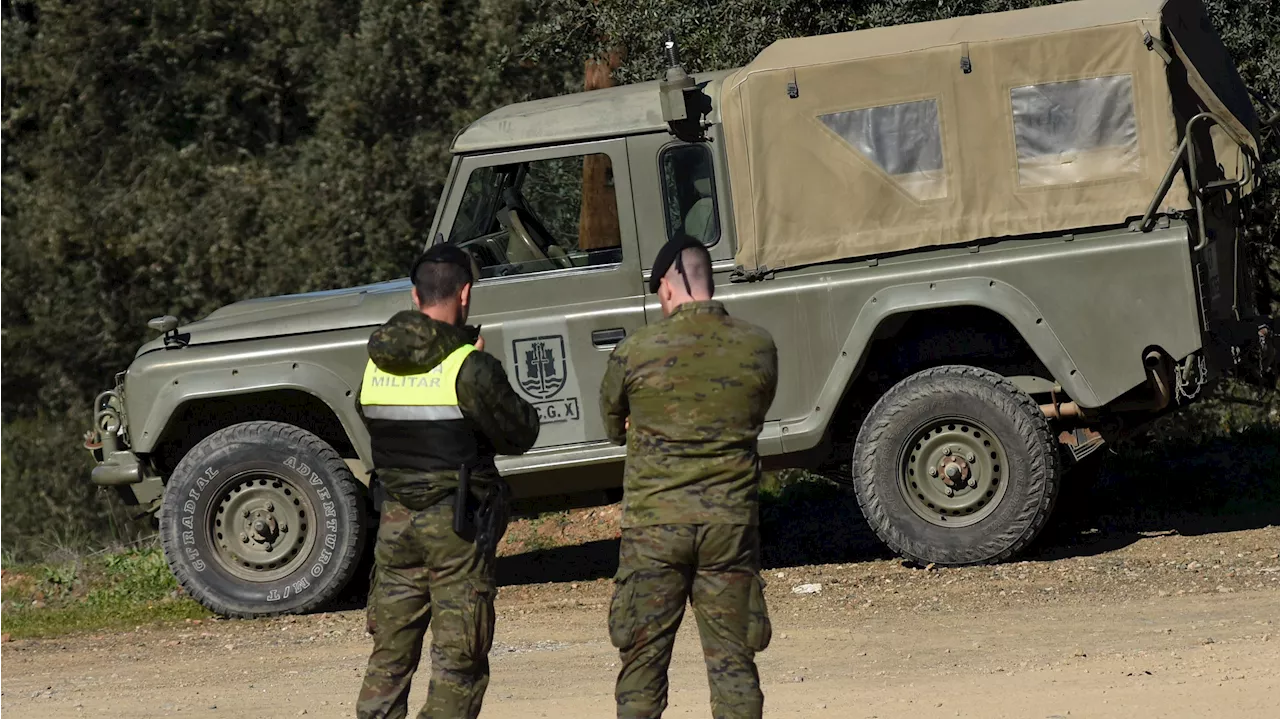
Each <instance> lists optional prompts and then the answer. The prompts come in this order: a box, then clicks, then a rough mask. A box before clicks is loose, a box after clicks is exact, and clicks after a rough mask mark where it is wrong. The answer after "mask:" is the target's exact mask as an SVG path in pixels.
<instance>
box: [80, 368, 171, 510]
mask: <svg viewBox="0 0 1280 719" xmlns="http://www.w3.org/2000/svg"><path fill="white" fill-rule="evenodd" d="M94 407H95V412H94V417H93V429H91V430H89V431H88V432H87V433H85V442H84V446H85V449H87V450H89V452H90V454H92V455H93V458H94V460H95V461H96V462H97V465H96V466H95V467H94V468H93V470H92V471H91V472H90V473H89V480H90V481H91V482H93V483H94V484H96V485H98V486H99V487H115V488H116V491H118V492H119V493H120V496H121V498H122V499H124V500H125V502H127V503H129V504H141V505H144V506H148V507H151V506H153V505H154V504H155V503H156V501H157V500H158V498H159V496H160V495H161V494H162V493H163V488H164V485H163V482H162V480H161V479H160V477H158V476H156V475H155V472H154V471H151V470H150V464H149V463H147V462H146V461H145V460H144V459H143V458H141V457H139V456H138V455H136V454H134V453H133V452H132V451H131V450H130V449H129V433H128V431H127V427H126V424H125V416H124V398H123V393H122V392H121V390H120V388H117V389H116V390H113V391H109V392H103V393H102V394H100V395H98V399H97V400H96V401H95V402H94Z"/></svg>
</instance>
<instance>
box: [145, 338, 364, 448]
mask: <svg viewBox="0 0 1280 719" xmlns="http://www.w3.org/2000/svg"><path fill="white" fill-rule="evenodd" d="M370 331H372V330H371V329H357V330H343V331H340V332H333V333H325V336H317V335H313V336H309V337H305V338H297V337H281V338H270V339H264V340H256V341H253V342H249V343H242V344H241V343H227V344H220V345H204V346H192V347H185V348H182V349H175V350H160V351H157V352H152V353H148V354H147V355H144V356H142V357H139V358H138V359H137V360H135V362H134V364H133V366H131V367H130V368H129V373H128V374H127V375H126V378H125V402H126V407H127V410H128V414H127V416H128V417H129V418H130V422H131V425H132V426H131V427H130V437H131V439H132V443H133V449H134V450H135V451H137V452H139V453H143V454H145V453H148V452H151V451H153V450H154V449H155V448H156V446H157V444H158V443H159V442H160V441H161V440H162V438H163V437H164V433H165V430H166V428H167V427H168V425H169V423H170V421H171V419H172V418H173V416H174V415H175V413H176V412H177V411H178V409H179V408H180V407H182V406H183V405H184V404H186V403H188V402H192V401H196V400H201V399H210V398H216V397H229V396H235V395H252V394H254V393H260V392H267V391H271V390H297V391H301V392H305V393H307V394H310V395H312V396H314V397H316V398H317V399H319V400H320V401H321V402H323V403H324V404H325V405H326V406H328V408H329V409H330V410H331V411H332V412H333V414H334V415H335V416H336V417H337V418H338V421H339V422H340V423H341V425H342V428H343V429H344V430H345V431H346V433H347V437H348V438H349V439H350V441H351V444H352V446H353V447H355V449H356V452H357V453H358V454H359V455H360V457H361V458H362V459H366V460H367V459H368V457H369V456H370V455H369V435H368V432H367V431H366V430H365V427H364V423H363V422H362V421H361V420H360V416H359V414H358V413H357V412H356V407H355V393H356V390H357V388H358V387H359V381H360V377H361V373H362V372H363V370H364V364H365V362H366V361H367V360H368V354H367V350H366V344H367V342H368V338H369V332H370Z"/></svg>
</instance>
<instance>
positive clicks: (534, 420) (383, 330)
mask: <svg viewBox="0 0 1280 719" xmlns="http://www.w3.org/2000/svg"><path fill="white" fill-rule="evenodd" d="M478 335H479V330H477V329H476V328H475V327H471V326H469V325H468V326H465V327H454V326H453V325H449V324H445V323H444V322H439V321H437V320H433V319H431V318H430V317H427V316H426V315H424V314H422V313H421V312H417V311H414V310H404V311H402V312H397V313H396V314H395V315H394V316H393V317H392V318H391V319H390V320H388V321H387V323H386V324H384V325H382V326H381V327H379V328H378V329H376V330H374V332H373V335H372V336H370V337H369V359H371V360H373V363H374V364H375V365H377V366H378V369H380V370H382V371H383V372H387V373H390V374H396V375H409V374H419V373H422V372H426V371H428V370H430V369H432V368H434V367H435V366H436V365H438V364H440V363H441V362H442V361H444V359H445V358H446V357H448V356H449V355H450V354H451V353H452V352H453V351H454V350H456V349H458V348H459V347H461V346H463V345H466V344H473V343H474V342H475V341H476V338H477V337H478ZM457 392H458V406H459V408H460V409H461V410H462V414H463V417H464V418H465V419H466V420H467V421H468V422H469V423H470V424H471V425H472V427H473V428H474V430H475V432H476V433H477V439H479V440H480V446H481V452H482V455H483V458H484V460H485V461H484V462H483V465H482V466H481V467H478V468H476V470H474V471H473V473H472V475H471V478H472V486H473V488H474V489H475V490H476V492H477V493H479V492H481V491H483V490H484V489H485V487H486V486H487V485H488V483H491V482H494V481H501V480H500V478H499V476H498V470H497V468H496V467H495V466H494V464H493V457H494V455H495V454H524V453H525V452H527V451H529V448H530V447H532V446H533V443H534V442H535V441H537V439H538V412H537V410H536V409H535V408H534V407H533V405H531V404H529V403H528V402H527V401H525V400H524V399H523V398H522V397H520V395H518V394H516V392H515V390H514V389H513V388H512V387H511V383H510V382H508V381H507V374H506V371H505V370H504V369H503V367H502V362H501V361H499V360H498V358H496V357H494V356H493V355H491V354H487V353H485V352H472V353H471V354H470V355H468V356H467V358H466V360H465V361H464V362H463V363H462V367H461V369H460V371H459V373H458V382H457ZM360 407H361V405H360V398H359V396H357V397H356V408H357V409H360ZM361 416H362V417H363V413H361ZM374 469H375V471H376V473H377V478H378V481H379V482H380V483H381V484H382V486H383V488H384V489H385V490H386V491H387V493H388V494H389V495H391V496H392V497H393V498H394V499H396V500H397V501H398V502H400V503H401V504H403V505H405V506H406V507H409V508H411V509H416V510H422V509H425V508H427V507H429V506H431V505H433V504H435V503H436V502H439V501H440V500H441V499H444V498H445V497H446V496H448V495H449V494H450V493H451V492H452V491H453V490H454V489H455V488H456V487H457V482H458V475H457V472H456V471H442V472H423V471H419V470H404V469H397V468H395V467H375V468H374Z"/></svg>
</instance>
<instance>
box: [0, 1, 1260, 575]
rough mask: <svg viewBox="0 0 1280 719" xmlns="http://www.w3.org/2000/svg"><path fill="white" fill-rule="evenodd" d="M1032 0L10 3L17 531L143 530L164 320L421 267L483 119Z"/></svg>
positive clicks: (8, 350) (1254, 21) (1245, 18)
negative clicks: (95, 463) (132, 393)
mask: <svg viewBox="0 0 1280 719" xmlns="http://www.w3.org/2000/svg"><path fill="white" fill-rule="evenodd" d="M1028 4H1042V3H1034V2H1026V1H1023V0H985V1H983V0H854V1H852V2H845V1H837V0H820V1H817V2H812V1H801V0H699V2H676V1H675V0H641V1H639V2H637V1H636V0H629V1H620V0H473V1H472V2H461V1H460V0H420V1H410V0H357V1H354V2H341V1H340V0H289V1H288V2H285V1H283V0H150V1H148V2H142V1H141V0H81V1H79V2H68V1H66V0H62V1H58V0H29V1H27V2H14V1H12V0H5V2H4V5H3V8H4V20H3V65H4V90H3V92H4V97H3V153H4V155H3V192H4V198H3V199H4V203H3V233H2V236H3V257H4V263H3V303H2V313H3V314H2V321H3V348H2V351H3V421H4V428H3V441H4V446H3V457H4V468H3V494H4V503H3V508H4V509H3V512H4V517H3V519H4V536H3V542H4V546H5V548H6V549H7V550H11V551H18V552H29V551H32V550H34V549H36V548H38V547H39V546H41V545H40V544H39V543H40V542H49V541H55V539H56V540H57V541H68V540H66V539H65V538H66V537H82V536H97V537H99V538H101V537H104V536H110V535H111V534H115V535H116V536H117V537H119V536H122V535H123V534H126V533H127V532H125V531H124V530H123V529H122V527H123V526H125V525H124V524H122V523H121V522H122V521H123V515H121V514H120V513H119V511H118V508H117V509H111V508H109V507H108V505H107V503H106V501H105V499H103V498H104V497H105V496H106V495H101V494H95V493H94V492H93V491H91V488H89V487H88V486H87V484H86V477H87V470H88V467H89V464H88V454H87V453H85V452H84V451H83V450H82V449H80V448H79V436H78V435H79V430H80V429H81V428H83V427H85V426H86V425H87V424H88V420H89V415H88V413H89V405H90V402H91V400H92V398H93V397H94V395H95V393H97V392H98V391H100V390H102V389H104V388H107V387H109V386H110V384H111V381H112V377H113V375H114V374H115V373H116V372H117V371H119V370H121V369H123V368H124V367H126V366H127V365H128V362H129V360H130V358H131V356H132V354H133V352H134V351H135V349H136V348H137V346H138V345H139V344H141V343H142V342H143V341H145V340H146V339H149V337H150V335H151V333H150V332H149V331H148V330H147V329H146V326H145V323H146V320H147V319H148V318H150V317H153V316H156V315H159V314H165V313H168V314H174V315H177V316H179V317H182V318H185V319H193V318H197V317H200V316H202V315H204V314H206V313H208V312H209V311H211V310H213V309H214V308H216V307H218V306H220V305H223V304H226V303H228V302H232V301H235V300H238V299H244V298H248V297H254V296H262V295H270V294H280V293H292V292H302V291H308V290H317V289H324V288H330V287H338V286H349V285H352V284H357V283H363V282H372V281H378V280H384V279H388V278H390V277H394V276H398V275H400V274H402V273H403V271H404V270H403V268H404V267H405V266H406V265H407V263H408V262H409V260H410V259H411V258H412V256H413V254H414V253H415V251H417V250H418V249H419V248H420V247H421V246H422V245H423V243H424V242H425V241H426V239H427V238H426V237H425V235H426V232H427V231H428V226H429V224H430V222H431V219H432V216H433V214H434V211H435V203H436V199H437V196H438V193H439V191H440V187H441V182H442V180H443V178H444V176H445V173H446V171H447V169H448V163H449V159H448V145H449V142H450V140H451V139H452V137H453V135H454V133H455V132H456V131H457V130H458V129H460V128H461V127H463V126H464V125H465V124H466V123H467V122H469V121H470V120H472V119H474V118H475V117H477V116H479V115H480V114H482V113H484V112H486V111H488V110H490V109H492V108H494V107H496V106H499V105H502V104H504V103H507V102H511V101H515V100H520V99H524V98H529V97H540V96H547V95H554V94H559V93H563V92H567V91H573V90H578V89H581V88H582V86H583V82H584V70H585V71H586V73H587V82H588V84H589V85H590V86H592V87H595V86H599V85H600V84H602V83H604V82H606V81H607V80H608V78H607V76H606V77H605V78H603V80H602V79H601V77H600V68H601V67H603V68H604V69H605V70H607V69H608V68H609V67H611V66H614V65H617V63H618V62H621V65H620V66H618V67H617V70H616V72H615V73H614V76H615V78H616V79H617V80H619V81H633V80H639V79H649V78H653V77H656V76H657V75H658V74H659V73H660V72H661V71H662V69H663V63H662V61H661V58H660V57H659V50H660V47H661V44H660V41H661V37H662V35H663V33H664V32H665V31H666V29H668V28H675V29H677V30H678V32H679V35H680V39H681V42H682V45H683V47H684V49H685V59H686V61H687V65H688V66H689V67H690V68H691V69H715V68H722V67H732V66H735V65H739V64H742V63H745V62H747V61H748V60H749V59H750V58H751V56H752V55H753V54H754V53H755V52H757V51H758V50H759V49H761V48H763V47H764V46H765V45H767V44H768V43H769V42H771V41H772V40H774V39H776V38H778V37H783V36H794V35H805V34H815V33H823V32H832V31H839V30H847V29H853V28H863V27H871V26H876V25H884V24H892V23H901V22H911V21H917V20H926V19H934V18H939V17H946V16H951V15H959V14H969V13H976V12H986V11H993V10H1002V9H1008V8H1011V7H1016V6H1024V5H1028ZM1208 4H1209V5H1210V7H1211V9H1212V15H1213V19H1214V21H1215V23H1216V25H1217V27H1218V28H1219V29H1220V31H1221V32H1222V33H1223V35H1224V37H1225V39H1226V41H1227V43H1228V45H1229V46H1230V48H1231V50H1232V52H1233V54H1234V55H1235V57H1236V59H1237V62H1238V63H1239V65H1240V67H1241V70H1242V72H1243V73H1244V75H1245V77H1246V79H1247V80H1248V81H1249V83H1250V84H1251V85H1252V86H1253V87H1255V88H1258V89H1263V90H1272V91H1274V90H1275V89H1276V88H1280V18H1278V17H1277V14H1276V13H1275V12H1274V9H1273V8H1272V1H1271V0H1208ZM584 63H586V65H585V68H584ZM1267 149H1268V152H1269V156H1270V157H1271V158H1275V157H1277V156H1280V152H1277V150H1278V149H1280V148H1278V147H1277V139H1276V137H1275V136H1274V135H1273V136H1272V137H1271V139H1270V140H1269V142H1268V148H1267ZM1264 183H1265V186H1266V187H1267V190H1266V191H1265V193H1261V194H1260V195H1259V202H1260V204H1261V205H1263V207H1262V212H1260V213H1259V217H1262V218H1266V219H1267V220H1268V223H1267V224H1260V225H1259V226H1258V227H1256V228H1254V234H1253V236H1252V238H1251V239H1253V240H1254V241H1255V242H1256V243H1258V244H1255V247H1271V248H1272V249H1270V250H1268V251H1270V252H1272V257H1274V245H1275V239H1276V225H1274V224H1272V223H1270V222H1269V220H1270V218H1272V217H1275V216H1276V214H1277V211H1280V206H1277V194H1276V192H1275V190H1274V188H1275V187H1276V186H1277V184H1278V183H1280V167H1278V166H1277V164H1276V163H1275V161H1274V160H1273V161H1272V163H1271V164H1270V165H1268V166H1267V168H1266V170H1265V173H1264ZM109 520H110V521H109ZM55 528H56V532H55V533H53V534H51V532H53V531H54V529H55Z"/></svg>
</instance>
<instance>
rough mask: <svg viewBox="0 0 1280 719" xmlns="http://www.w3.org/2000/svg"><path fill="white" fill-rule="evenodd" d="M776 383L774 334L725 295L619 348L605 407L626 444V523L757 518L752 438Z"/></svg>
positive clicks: (604, 389)
mask: <svg viewBox="0 0 1280 719" xmlns="http://www.w3.org/2000/svg"><path fill="white" fill-rule="evenodd" d="M777 386H778V350H777V347H775V346H774V344H773V338H772V337H770V336H769V333H768V332H766V331H765V330H763V329H761V328H759V327H756V326H755V325H752V324H749V323H747V322H744V321H742V320H738V319H734V318H733V317H730V316H729V314H728V312H726V311H725V308H724V305H722V304H721V303H719V302H715V301H705V302H690V303H686V304H684V305H682V306H680V307H679V308H678V309H676V311H675V312H674V313H672V315H671V316H670V317H668V318H667V319H665V320H663V321H661V322H658V323H656V324H652V325H648V326H646V327H644V328H643V329H641V330H639V331H637V332H636V333H635V334H633V335H632V336H631V337H628V338H627V339H626V340H625V341H624V342H623V343H622V344H620V345H618V347H617V348H616V349H615V350H614V351H613V355H612V356H611V357H610V358H609V365H608V369H607V370H606V371H605V376H604V381H603V383H602V385H601V387H600V407H601V414H602V415H603V416H604V421H605V431H606V432H607V433H608V435H609V438H610V439H611V440H613V441H614V442H616V443H618V444H626V445H627V467H626V473H625V475H624V480H623V485H624V493H623V515H622V525H623V526H624V527H641V526H648V525H654V524H756V523H757V520H758V507H757V505H758V492H759V485H760V462H759V455H758V454H757V450H756V440H757V439H758V438H759V436H760V430H761V428H762V426H763V424H764V419H765V413H766V412H767V411H768V410H769V405H770V404H772V402H773V395H774V392H775V391H776V390H777ZM628 418H630V422H631V429H630V431H629V432H628V431H627V430H626V429H625V426H626V421H627V420H628Z"/></svg>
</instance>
